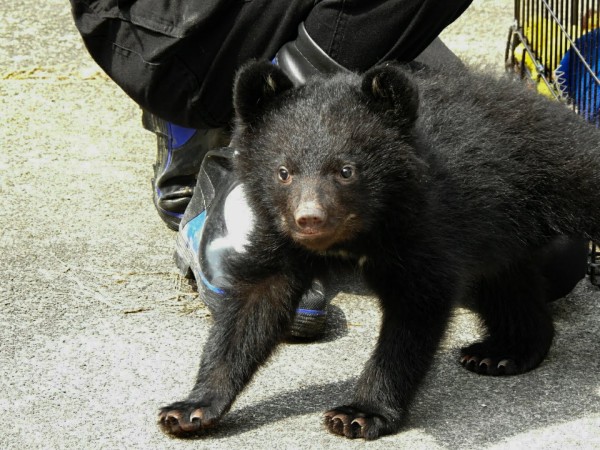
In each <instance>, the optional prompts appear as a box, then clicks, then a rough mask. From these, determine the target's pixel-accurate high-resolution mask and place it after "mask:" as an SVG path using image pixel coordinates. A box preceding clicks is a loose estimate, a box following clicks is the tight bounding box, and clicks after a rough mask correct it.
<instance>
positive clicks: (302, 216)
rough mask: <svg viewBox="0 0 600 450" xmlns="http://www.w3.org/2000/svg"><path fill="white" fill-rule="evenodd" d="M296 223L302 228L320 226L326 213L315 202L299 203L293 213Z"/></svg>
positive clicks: (307, 228) (323, 222) (325, 217)
mask: <svg viewBox="0 0 600 450" xmlns="http://www.w3.org/2000/svg"><path fill="white" fill-rule="evenodd" d="M294 219H295V220H296V224H297V225H298V226H299V227H300V228H302V229H303V230H309V229H316V228H321V227H322V226H323V225H324V224H325V220H326V219H327V214H325V210H324V209H323V208H322V207H321V206H320V205H318V204H317V203H315V202H308V203H304V204H301V205H300V206H298V208H297V209H296V212H295V213H294Z"/></svg>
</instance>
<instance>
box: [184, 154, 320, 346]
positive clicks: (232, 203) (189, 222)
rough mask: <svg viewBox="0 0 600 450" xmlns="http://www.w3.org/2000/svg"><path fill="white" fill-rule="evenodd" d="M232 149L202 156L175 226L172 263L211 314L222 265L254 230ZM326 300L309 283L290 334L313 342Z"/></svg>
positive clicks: (222, 285) (223, 284) (220, 288)
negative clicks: (234, 169) (190, 281)
mask: <svg viewBox="0 0 600 450" xmlns="http://www.w3.org/2000/svg"><path fill="white" fill-rule="evenodd" d="M233 158H235V150H233V149H232V148H221V149H218V150H211V151H209V152H208V153H207V154H206V157H205V158H204V161H203V163H202V166H201V168H200V172H199V174H198V180H197V184H196V187H195V189H194V195H193V196H192V199H191V201H190V203H189V205H188V207H187V209H186V210H185V214H184V215H183V218H182V219H181V223H180V225H179V233H178V234H177V241H176V246H175V263H176V265H177V267H178V268H179V270H180V271H181V273H182V274H183V275H184V276H186V277H188V278H192V277H193V278H195V279H196V283H197V285H198V293H199V294H200V298H201V299H202V301H204V303H205V304H206V305H207V307H208V308H209V310H210V311H211V312H212V313H215V312H216V311H218V308H219V307H220V305H221V304H222V301H223V298H224V297H223V294H224V293H225V291H226V290H227V288H228V285H227V280H226V278H225V276H224V272H223V262H224V261H226V259H227V258H228V257H230V256H231V255H232V254H235V253H240V252H243V251H245V250H244V246H245V244H246V243H247V242H248V236H250V234H251V233H252V230H253V226H254V214H253V212H252V210H251V209H250V207H249V206H248V203H247V202H246V198H245V194H244V189H243V185H242V184H240V183H239V182H238V181H237V180H236V179H235V177H234V176H233V172H232V159H233ZM326 318H327V302H326V300H325V293H324V289H323V285H322V283H321V282H320V281H317V280H315V281H314V282H313V285H312V287H311V288H310V289H309V290H308V291H307V292H306V293H305V294H304V296H303V297H302V300H301V301H300V304H299V306H298V309H297V311H296V317H295V319H294V321H293V323H292V327H291V330H290V335H291V336H292V337H295V338H299V339H304V340H313V339H316V338H318V337H319V336H320V335H321V334H323V332H324V330H325V324H326Z"/></svg>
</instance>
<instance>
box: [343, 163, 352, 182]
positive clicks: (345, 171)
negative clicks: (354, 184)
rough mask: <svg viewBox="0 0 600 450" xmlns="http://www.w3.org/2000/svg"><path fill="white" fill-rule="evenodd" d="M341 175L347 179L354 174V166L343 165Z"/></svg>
mask: <svg viewBox="0 0 600 450" xmlns="http://www.w3.org/2000/svg"><path fill="white" fill-rule="evenodd" d="M340 175H341V176H342V178H344V179H346V180H347V179H348V178H351V177H352V176H353V175H354V167H352V166H344V167H342V170H341V171H340Z"/></svg>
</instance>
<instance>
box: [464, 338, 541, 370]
mask: <svg viewBox="0 0 600 450" xmlns="http://www.w3.org/2000/svg"><path fill="white" fill-rule="evenodd" d="M493 347H494V346H490V345H486V343H485V342H478V343H476V344H473V345H470V346H468V347H465V348H463V349H461V352H460V353H461V356H460V364H461V365H462V366H463V367H464V368H465V369H467V370H470V371H471V372H475V373H478V374H480V375H493V376H502V375H518V374H521V373H525V372H527V371H529V370H531V369H534V368H535V367H537V366H538V365H539V364H540V362H541V361H542V360H543V359H544V356H545V354H546V352H537V351H532V352H529V353H525V352H523V353H522V354H515V353H514V352H508V351H499V350H498V349H493Z"/></svg>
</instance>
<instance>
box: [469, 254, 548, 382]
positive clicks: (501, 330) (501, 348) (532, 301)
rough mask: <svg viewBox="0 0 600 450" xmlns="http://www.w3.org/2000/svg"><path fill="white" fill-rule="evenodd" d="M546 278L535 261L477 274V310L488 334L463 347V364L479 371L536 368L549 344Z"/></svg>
mask: <svg viewBox="0 0 600 450" xmlns="http://www.w3.org/2000/svg"><path fill="white" fill-rule="evenodd" d="M545 283H546V281H545V279H544V278H543V276H542V275H541V273H540V271H539V270H538V268H537V267H536V266H535V265H534V263H533V262H530V261H527V262H524V263H522V264H517V265H513V266H512V267H510V268H508V269H506V270H502V271H500V272H497V273H496V274H495V275H494V276H491V277H484V278H482V279H480V280H479V281H478V282H477V284H476V286H475V287H474V298H475V301H476V305H477V306H476V308H477V312H478V313H479V314H480V315H481V318H482V320H483V325H484V326H485V328H486V329H487V337H486V338H484V339H483V340H482V341H481V342H477V343H474V344H472V345H469V346H467V347H464V348H463V349H461V358H460V362H461V364H462V365H463V366H464V367H465V368H466V369H468V370H470V371H472V372H476V373H479V374H482V375H516V374H520V373H524V372H527V371H529V370H531V369H534V368H535V367H537V366H538V365H539V364H540V363H541V362H542V360H543V359H544V358H545V356H546V354H547V353H548V349H549V348H550V344H551V343H552V338H553V336H554V327H553V324H552V318H551V317H550V313H549V311H548V309H547V304H546V303H547V302H546V294H545V293H546V287H545Z"/></svg>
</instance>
